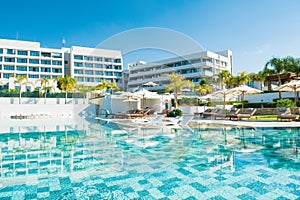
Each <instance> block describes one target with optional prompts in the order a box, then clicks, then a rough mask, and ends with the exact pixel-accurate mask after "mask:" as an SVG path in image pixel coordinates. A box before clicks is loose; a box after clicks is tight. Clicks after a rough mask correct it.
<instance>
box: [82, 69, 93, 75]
mask: <svg viewBox="0 0 300 200" xmlns="http://www.w3.org/2000/svg"><path fill="white" fill-rule="evenodd" d="M84 73H85V74H87V75H93V71H92V70H85V71H84Z"/></svg>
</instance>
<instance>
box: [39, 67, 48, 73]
mask: <svg viewBox="0 0 300 200" xmlns="http://www.w3.org/2000/svg"><path fill="white" fill-rule="evenodd" d="M41 72H50V68H44V67H42V68H41Z"/></svg>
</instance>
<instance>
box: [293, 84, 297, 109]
mask: <svg viewBox="0 0 300 200" xmlns="http://www.w3.org/2000/svg"><path fill="white" fill-rule="evenodd" d="M296 108H297V92H296V87H294V114H296Z"/></svg>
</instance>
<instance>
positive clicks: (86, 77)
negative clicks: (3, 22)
mask: <svg viewBox="0 0 300 200" xmlns="http://www.w3.org/2000/svg"><path fill="white" fill-rule="evenodd" d="M122 71H123V64H122V54H121V52H120V51H115V50H106V49H96V48H86V47H78V46H72V47H71V48H61V49H54V48H42V47H41V46H40V43H39V42H29V41H20V40H6V39H0V81H1V82H2V83H4V84H5V85H6V86H8V88H14V87H15V86H14V81H13V80H12V78H10V77H18V76H26V77H27V78H28V79H29V82H31V83H35V85H34V87H40V83H37V82H38V81H37V80H39V79H43V78H48V79H56V78H57V77H59V76H65V75H70V76H71V77H74V78H76V80H77V82H78V83H82V84H84V85H90V86H95V85H97V84H99V83H100V82H101V81H102V80H103V79H104V80H106V81H114V82H118V81H119V79H121V78H122ZM9 80H10V81H9ZM53 84H54V83H53ZM32 89H33V87H32V88H31V90H32Z"/></svg>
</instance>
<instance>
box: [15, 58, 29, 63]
mask: <svg viewBox="0 0 300 200" xmlns="http://www.w3.org/2000/svg"><path fill="white" fill-rule="evenodd" d="M17 62H18V63H27V59H26V58H18V59H17Z"/></svg>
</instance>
